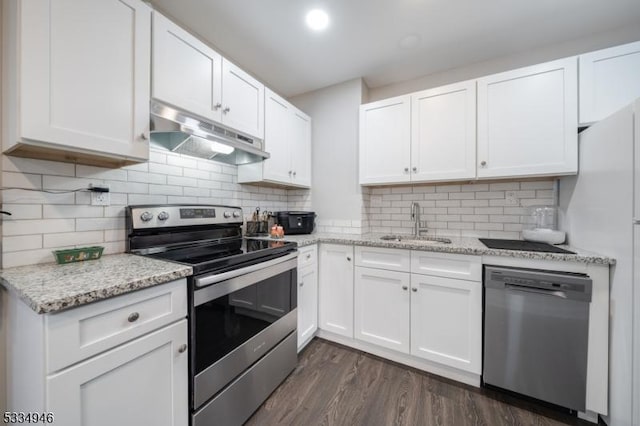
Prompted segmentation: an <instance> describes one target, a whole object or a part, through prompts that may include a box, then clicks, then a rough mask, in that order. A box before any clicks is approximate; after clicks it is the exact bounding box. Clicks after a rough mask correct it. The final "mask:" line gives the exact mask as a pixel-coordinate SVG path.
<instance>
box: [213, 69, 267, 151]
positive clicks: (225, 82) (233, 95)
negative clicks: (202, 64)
mask: <svg viewBox="0 0 640 426" xmlns="http://www.w3.org/2000/svg"><path fill="white" fill-rule="evenodd" d="M222 123H224V124H226V125H227V126H229V127H231V128H233V129H236V130H238V131H240V132H242V133H245V134H247V135H250V136H255V137H257V138H259V139H263V138H264V85H263V84H262V83H260V82H259V81H258V80H256V79H255V78H253V77H251V76H250V75H249V74H247V73H246V72H244V71H242V70H241V69H240V68H238V67H237V66H235V65H234V64H232V63H231V62H229V61H228V60H226V59H225V58H223V59H222Z"/></svg>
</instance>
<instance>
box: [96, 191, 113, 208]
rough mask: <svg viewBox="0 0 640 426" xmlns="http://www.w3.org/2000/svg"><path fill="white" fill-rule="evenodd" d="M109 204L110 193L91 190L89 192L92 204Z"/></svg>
mask: <svg viewBox="0 0 640 426" xmlns="http://www.w3.org/2000/svg"><path fill="white" fill-rule="evenodd" d="M110 204H111V193H109V192H92V193H91V205H92V206H108V205H110Z"/></svg>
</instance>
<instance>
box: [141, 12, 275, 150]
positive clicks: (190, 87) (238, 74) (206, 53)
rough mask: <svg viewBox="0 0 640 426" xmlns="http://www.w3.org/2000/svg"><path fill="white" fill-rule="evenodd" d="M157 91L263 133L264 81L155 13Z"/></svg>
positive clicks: (246, 129)
mask: <svg viewBox="0 0 640 426" xmlns="http://www.w3.org/2000/svg"><path fill="white" fill-rule="evenodd" d="M153 16H154V17H153V84H152V96H153V97H154V98H155V99H158V100H159V101H162V102H165V103H168V104H170V105H173V106H175V107H178V108H180V109H183V110H185V111H188V112H190V113H193V114H196V115H199V116H201V117H203V118H205V119H209V120H213V121H216V122H219V123H222V124H224V125H225V126H228V127H230V128H232V129H233V130H236V131H238V132H240V133H244V134H245V135H247V136H251V137H255V138H258V139H263V138H264V85H263V84H262V83H260V82H259V81H258V80H256V79H255V78H253V77H251V76H250V75H249V74H247V73H246V72H245V71H243V70H241V69H240V68H238V67H237V66H236V65H234V64H233V63H231V62H229V61H228V60H226V59H225V58H223V57H222V56H220V54H219V53H217V52H216V51H215V50H213V49H212V48H210V47H209V46H207V45H206V44H204V43H203V42H201V41H200V40H198V39H197V38H196V37H194V36H193V35H191V34H190V33H188V32H187V31H185V30H184V29H182V28H180V27H179V26H178V25H176V24H174V23H173V22H171V21H170V20H168V19H167V18H165V17H164V16H162V15H161V14H160V13H158V12H153Z"/></svg>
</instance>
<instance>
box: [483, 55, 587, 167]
mask: <svg viewBox="0 0 640 426" xmlns="http://www.w3.org/2000/svg"><path fill="white" fill-rule="evenodd" d="M577 111H578V95H577V60H576V58H575V57H573V58H568V59H562V60H559V61H554V62H549V63H545V64H540V65H536V66H533V67H528V68H522V69H519V70H515V71H509V72H504V73H501V74H496V75H491V76H488V77H484V78H481V79H479V80H478V177H485V178H487V177H510V176H537V175H539V176H543V175H561V174H574V173H576V172H577V171H578V135H577V127H578V114H577Z"/></svg>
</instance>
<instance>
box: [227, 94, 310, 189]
mask: <svg viewBox="0 0 640 426" xmlns="http://www.w3.org/2000/svg"><path fill="white" fill-rule="evenodd" d="M264 116H265V126H264V127H265V130H264V145H265V150H266V151H267V152H268V153H269V154H270V155H271V156H270V157H269V158H268V159H266V160H265V161H263V162H260V163H252V164H245V165H241V166H239V167H238V182H239V183H256V182H268V183H275V184H280V185H285V186H292V187H299V188H309V187H310V186H311V118H309V116H308V115H306V114H305V113H303V112H302V111H300V110H299V109H297V108H296V107H295V106H293V105H291V104H290V103H289V102H287V101H286V100H285V99H283V98H282V97H280V96H279V95H277V94H276V93H274V92H273V91H271V90H270V89H269V88H266V89H265V111H264Z"/></svg>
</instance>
